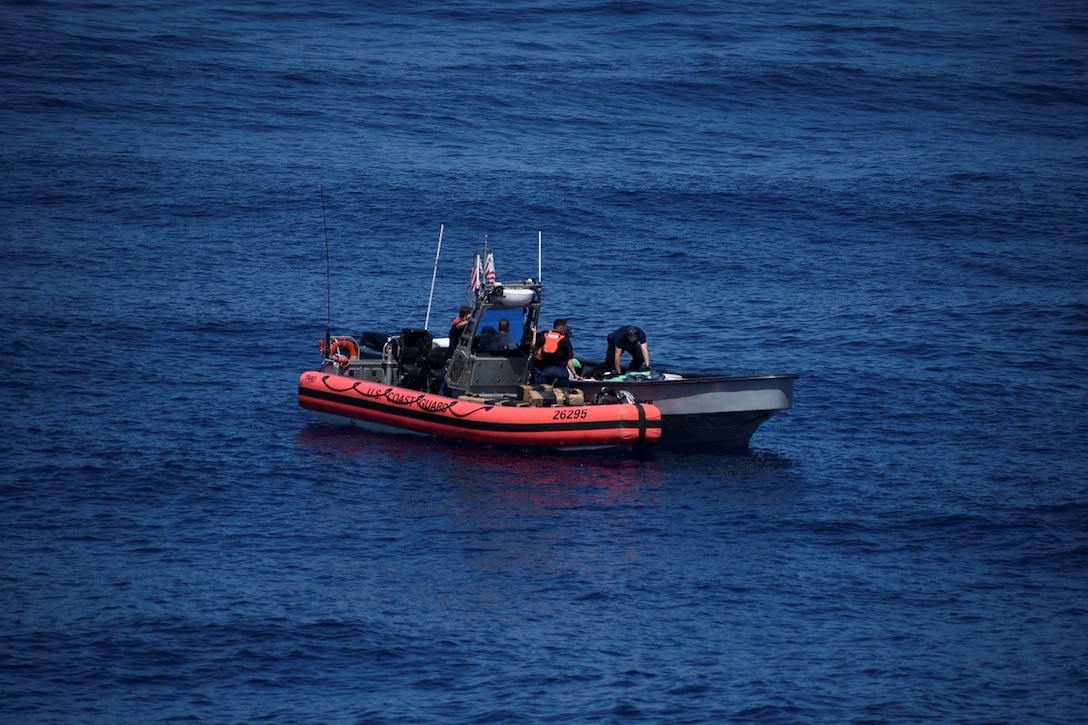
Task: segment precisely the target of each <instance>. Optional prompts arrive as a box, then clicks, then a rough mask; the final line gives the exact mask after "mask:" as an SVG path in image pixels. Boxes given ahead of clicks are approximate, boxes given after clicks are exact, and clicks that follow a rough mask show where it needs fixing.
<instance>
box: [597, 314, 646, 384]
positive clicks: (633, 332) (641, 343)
mask: <svg viewBox="0 0 1088 725" xmlns="http://www.w3.org/2000/svg"><path fill="white" fill-rule="evenodd" d="M623 353H627V354H629V355H630V356H631V366H630V367H629V368H628V369H629V370H639V371H646V370H649V369H650V348H649V346H648V345H647V344H646V333H645V332H643V331H642V328H641V327H635V326H634V325H624V326H623V327H621V328H619V329H618V330H616V331H615V332H613V333H612V334H611V335H609V336H608V352H606V353H605V355H604V364H605V365H606V366H609V369H610V370H611V371H612V374H613V375H619V374H620V373H621V372H623V368H622V367H621V365H620V358H621V357H623Z"/></svg>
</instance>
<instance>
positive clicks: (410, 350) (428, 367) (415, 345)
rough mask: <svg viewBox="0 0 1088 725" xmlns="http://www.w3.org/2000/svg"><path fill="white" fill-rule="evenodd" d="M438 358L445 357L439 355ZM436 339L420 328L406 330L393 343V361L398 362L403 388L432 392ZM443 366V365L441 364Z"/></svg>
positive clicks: (400, 382)
mask: <svg viewBox="0 0 1088 725" xmlns="http://www.w3.org/2000/svg"><path fill="white" fill-rule="evenodd" d="M438 357H440V358H443V360H444V357H443V356H441V355H439V356H438ZM434 358H435V354H434V337H433V336H432V335H431V333H430V332H428V331H427V330H424V329H419V328H405V329H404V330H402V331H401V334H400V337H399V338H397V339H395V340H394V341H393V359H394V360H396V361H397V369H398V371H399V382H398V383H397V384H398V385H400V386H401V387H402V388H411V389H412V390H422V391H424V392H430V389H431V387H432V377H433V376H432V374H431V373H432V370H433V368H434ZM440 364H441V363H440Z"/></svg>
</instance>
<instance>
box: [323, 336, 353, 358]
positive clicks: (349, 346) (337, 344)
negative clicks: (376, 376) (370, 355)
mask: <svg viewBox="0 0 1088 725" xmlns="http://www.w3.org/2000/svg"><path fill="white" fill-rule="evenodd" d="M318 347H319V348H321V352H322V353H324V354H325V356H326V357H329V358H332V357H334V356H336V355H344V356H347V359H348V360H358V359H359V346H358V345H357V344H356V343H355V340H352V339H351V338H350V337H334V338H333V339H332V341H331V342H330V343H329V349H328V350H326V349H325V341H324V340H319V341H318Z"/></svg>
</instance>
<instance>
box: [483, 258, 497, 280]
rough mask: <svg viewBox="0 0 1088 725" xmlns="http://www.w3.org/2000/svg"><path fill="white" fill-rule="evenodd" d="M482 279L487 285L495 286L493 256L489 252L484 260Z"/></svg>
mask: <svg viewBox="0 0 1088 725" xmlns="http://www.w3.org/2000/svg"><path fill="white" fill-rule="evenodd" d="M484 279H486V280H487V283H488V284H495V254H494V253H493V252H491V251H490V250H488V252H487V257H486V258H485V259H484Z"/></svg>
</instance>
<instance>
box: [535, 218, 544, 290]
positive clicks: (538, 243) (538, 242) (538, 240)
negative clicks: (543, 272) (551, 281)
mask: <svg viewBox="0 0 1088 725" xmlns="http://www.w3.org/2000/svg"><path fill="white" fill-rule="evenodd" d="M543 236H544V233H543V232H542V231H540V230H539V229H537V230H536V283H537V284H540V266H541V265H540V251H541V246H543V239H542V237H543Z"/></svg>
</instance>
